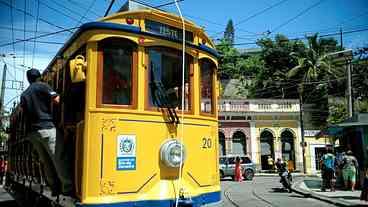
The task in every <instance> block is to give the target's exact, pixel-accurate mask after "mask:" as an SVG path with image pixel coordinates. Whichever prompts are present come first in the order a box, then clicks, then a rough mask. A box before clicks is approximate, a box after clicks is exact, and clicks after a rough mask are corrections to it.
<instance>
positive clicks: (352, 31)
mask: <svg viewBox="0 0 368 207" xmlns="http://www.w3.org/2000/svg"><path fill="white" fill-rule="evenodd" d="M364 31H368V28H364V29H356V30H350V31H343V32H342V34H351V33H357V32H364ZM340 34H341V33H340V32H335V33H330V34H320V35H319V37H329V36H336V35H340ZM303 39H307V37H305V36H304V37H295V38H289V39H287V41H290V40H303ZM285 41H286V40H285ZM256 44H257V42H242V43H234V44H232V45H233V46H236V45H256ZM219 45H220V46H221V44H219ZM219 45H218V46H219Z"/></svg>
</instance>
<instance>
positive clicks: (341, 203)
mask: <svg viewBox="0 0 368 207" xmlns="http://www.w3.org/2000/svg"><path fill="white" fill-rule="evenodd" d="M302 182H304V180H300V181H298V182H295V183H294V184H293V185H292V186H291V189H292V190H293V192H295V193H298V194H301V195H303V196H304V197H306V198H309V197H310V198H314V199H317V200H320V201H324V202H326V203H330V204H333V205H336V206H349V207H354V206H362V205H361V204H355V203H350V202H346V201H342V200H341V199H336V198H335V199H332V198H329V197H327V196H322V195H318V194H316V193H313V192H311V191H306V190H303V189H301V188H299V187H298V186H300V184H301V183H302Z"/></svg>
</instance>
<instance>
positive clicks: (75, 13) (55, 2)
mask: <svg viewBox="0 0 368 207" xmlns="http://www.w3.org/2000/svg"><path fill="white" fill-rule="evenodd" d="M48 1H51V2H53V3H54V4H56V5H58V6H59V7H61V8H63V9H65V10H67V11H68V12H70V13H71V14H74V15H76V16H78V17H81V16H82V15H80V12H79V11H74V10H72V9H71V8H69V7H66V6H64V5H63V4H61V3H59V2H57V1H55V0H48ZM88 11H90V9H88ZM96 16H97V15H96ZM97 17H99V16H97ZM87 19H89V20H91V21H93V20H92V19H90V18H87Z"/></svg>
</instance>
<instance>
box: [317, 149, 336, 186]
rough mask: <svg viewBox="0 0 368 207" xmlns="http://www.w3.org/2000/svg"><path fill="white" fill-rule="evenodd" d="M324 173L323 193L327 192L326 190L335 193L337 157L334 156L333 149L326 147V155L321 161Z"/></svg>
mask: <svg viewBox="0 0 368 207" xmlns="http://www.w3.org/2000/svg"><path fill="white" fill-rule="evenodd" d="M320 165H321V172H322V186H321V191H323V192H325V191H326V188H328V187H329V188H330V189H331V191H335V181H336V180H335V170H336V166H335V155H333V154H332V148H331V147H326V154H324V155H323V156H322V157H321V160H320Z"/></svg>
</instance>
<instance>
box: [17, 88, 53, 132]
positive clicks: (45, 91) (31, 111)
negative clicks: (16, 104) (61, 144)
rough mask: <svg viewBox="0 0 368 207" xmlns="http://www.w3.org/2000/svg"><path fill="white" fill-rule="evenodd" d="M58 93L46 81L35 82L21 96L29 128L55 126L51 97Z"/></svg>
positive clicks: (33, 129)
mask: <svg viewBox="0 0 368 207" xmlns="http://www.w3.org/2000/svg"><path fill="white" fill-rule="evenodd" d="M55 96H57V93H56V92H55V91H54V90H52V88H51V87H50V86H49V85H47V84H46V83H42V82H34V83H32V84H31V85H30V86H29V87H28V88H27V90H25V91H24V92H23V93H22V95H21V98H20V104H21V106H22V108H23V111H24V114H25V116H26V120H27V130H30V131H35V130H40V129H50V128H53V127H55V125H54V123H53V122H52V114H51V103H52V102H51V99H52V98H53V97H55Z"/></svg>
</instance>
